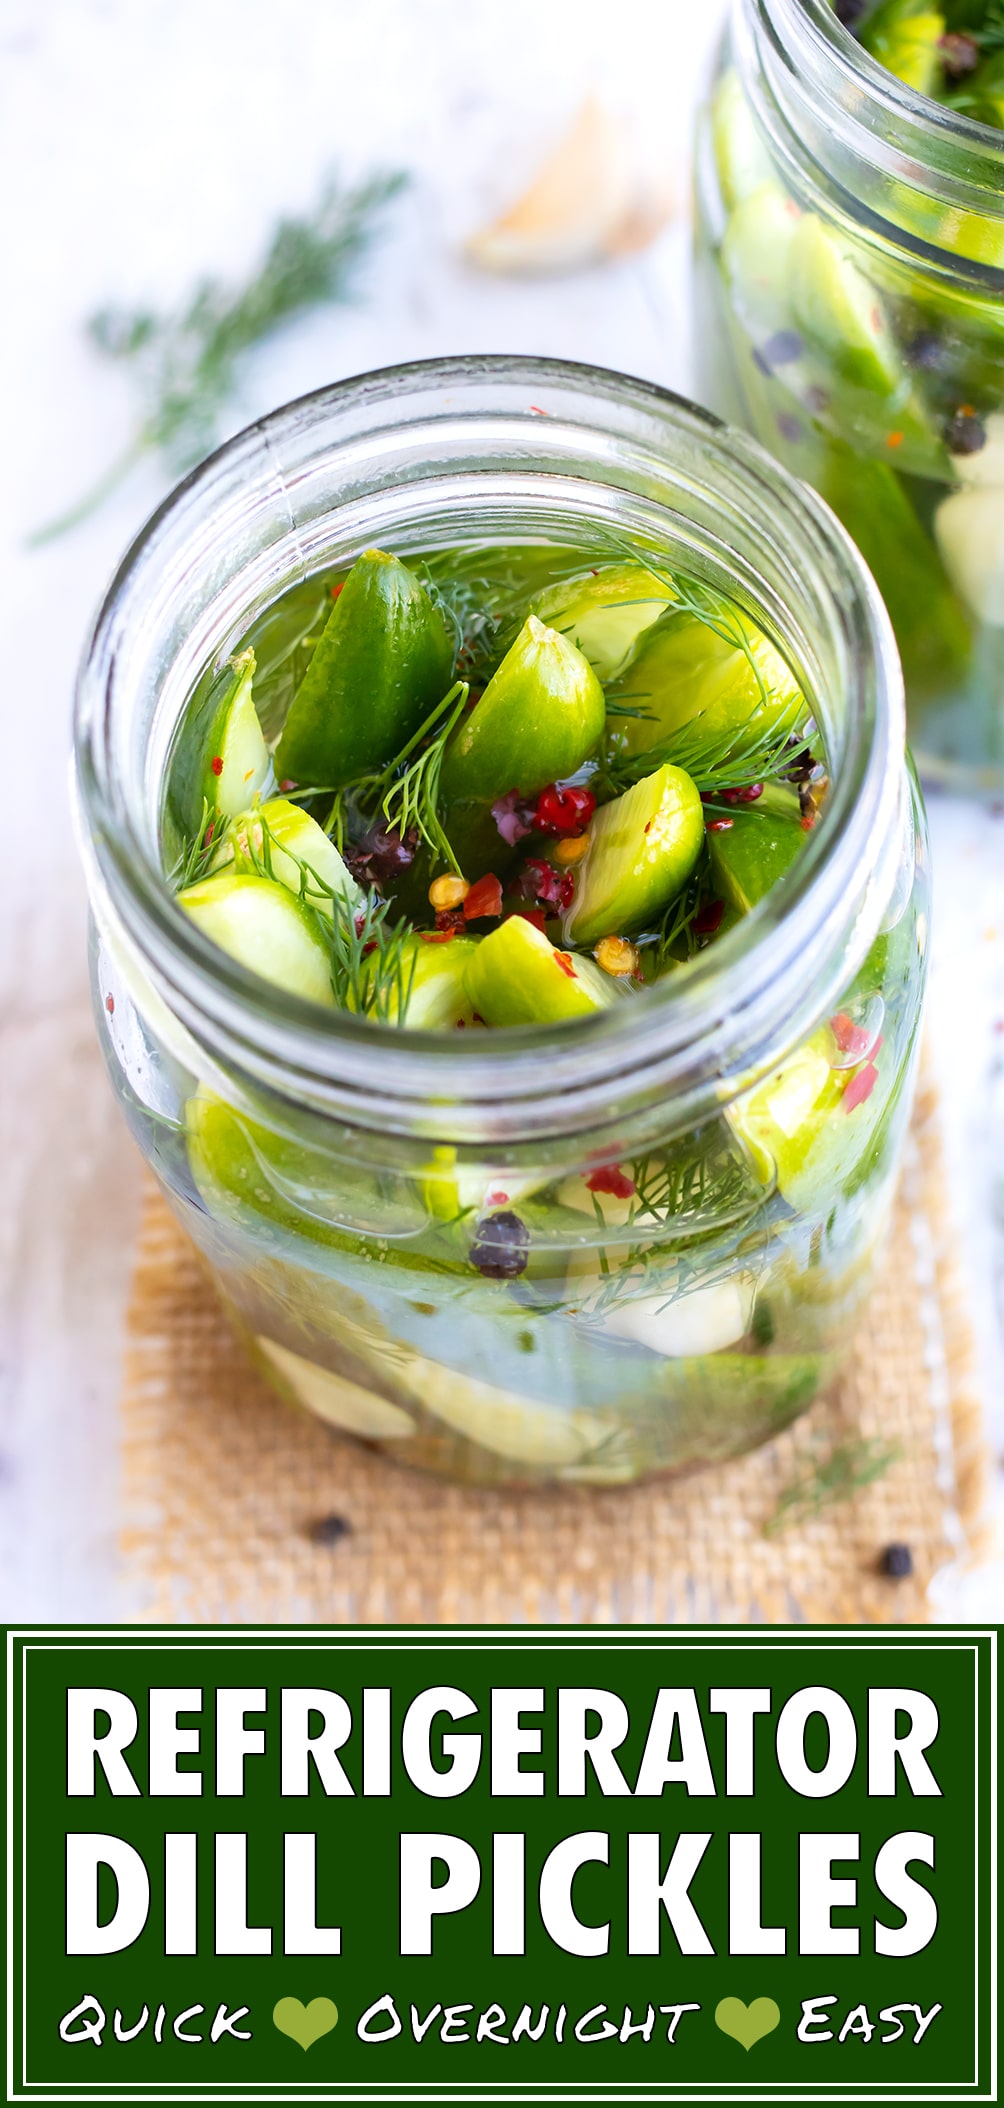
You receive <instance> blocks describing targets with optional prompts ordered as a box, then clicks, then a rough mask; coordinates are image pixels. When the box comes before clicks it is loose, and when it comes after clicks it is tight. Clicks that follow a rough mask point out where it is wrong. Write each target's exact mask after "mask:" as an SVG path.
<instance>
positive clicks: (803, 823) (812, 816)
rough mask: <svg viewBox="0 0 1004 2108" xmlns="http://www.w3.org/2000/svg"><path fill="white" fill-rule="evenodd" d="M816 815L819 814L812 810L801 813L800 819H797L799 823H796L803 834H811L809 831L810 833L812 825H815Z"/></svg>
mask: <svg viewBox="0 0 1004 2108" xmlns="http://www.w3.org/2000/svg"><path fill="white" fill-rule="evenodd" d="M818 817H819V815H818V814H817V813H814V812H804V813H803V814H802V817H801V820H800V821H799V823H798V824H799V826H800V827H801V830H802V833H803V834H811V833H812V830H813V828H814V826H815V824H816V821H817V819H818Z"/></svg>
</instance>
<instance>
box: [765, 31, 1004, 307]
mask: <svg viewBox="0 0 1004 2108" xmlns="http://www.w3.org/2000/svg"><path fill="white" fill-rule="evenodd" d="M733 25H734V33H735V35H736V40H737V44H738V46H739V48H740V49H742V47H743V44H744V43H745V41H746V39H747V37H748V36H749V35H750V34H752V39H753V43H754V46H755V49H756V53H757V56H758V58H759V61H760V67H761V78H760V81H759V83H758V84H757V85H758V87H759V89H760V91H761V92H760V95H759V97H757V96H756V93H755V91H754V95H755V99H758V100H759V101H760V104H761V115H762V114H763V101H764V96H765V95H766V98H767V99H768V100H769V102H770V103H771V104H772V105H773V106H774V108H775V109H777V110H779V111H780V112H781V113H782V115H784V116H785V118H786V120H787V121H786V126H785V131H786V141H785V143H786V147H787V150H788V153H789V155H790V157H791V159H792V162H793V163H794V164H797V165H799V166H800V167H801V168H802V169H803V171H804V170H807V169H810V168H811V169H812V170H813V172H814V173H815V175H816V177H817V179H818V178H819V176H820V175H822V177H823V178H824V180H825V182H826V184H827V186H828V187H829V188H830V189H831V191H832V192H833V193H834V194H835V195H836V198H837V201H838V202H839V201H840V190H841V187H842V172H843V171H845V170H846V167H847V157H848V156H853V157H854V158H855V159H856V160H857V162H858V164H859V165H860V167H861V168H862V169H863V168H865V167H869V168H878V169H880V170H881V171H882V173H883V175H885V176H887V177H889V178H890V179H891V180H892V181H893V182H894V183H896V184H898V185H899V186H900V187H901V189H902V190H904V191H914V192H916V193H917V194H918V195H919V196H921V197H923V198H925V199H927V200H929V201H931V202H933V203H934V204H935V205H940V206H943V207H944V208H945V210H946V212H949V213H950V212H952V211H955V212H964V213H969V214H973V215H975V216H976V218H978V219H979V220H981V221H984V222H986V223H988V224H990V225H994V226H999V227H1000V228H1001V229H1002V231H1004V133H1002V132H1000V131H998V130H997V129H996V128H995V127H994V126H992V125H986V124H982V123H980V122H979V120H978V119H976V118H973V117H967V116H966V114H965V113H964V112H963V111H961V110H952V109H949V108H947V107H946V105H945V104H943V103H939V102H938V101H936V100H935V98H934V97H933V96H930V95H924V94H923V93H922V92H921V91H920V90H919V89H916V88H911V87H909V86H908V85H907V83H906V82H905V81H901V80H899V78H898V77H897V76H896V75H895V74H894V73H891V72H890V71H889V70H888V68H887V67H885V66H883V65H882V63H881V61H880V60H879V59H876V58H874V57H873V56H872V54H871V53H870V52H868V51H866V50H865V49H864V46H863V45H861V44H859V43H858V41H857V38H856V37H854V36H853V35H852V33H851V31H850V30H849V29H847V28H845V26H844V24H843V23H842V22H840V21H838V19H837V16H836V14H835V13H834V11H833V8H832V7H831V5H830V0H733ZM746 85H747V87H748V88H751V87H752V82H751V81H750V80H749V79H747V80H746ZM810 105H814V106H815V107H816V109H817V110H818V112H819V116H820V123H819V126H818V129H817V128H816V127H814V126H813V125H811V124H807V123H806V121H805V118H806V112H807V110H808V108H809V106H810ZM843 181H844V182H846V176H845V175H843ZM847 202H848V203H849V205H850V207H851V209H852V210H853V209H854V208H855V207H858V208H859V207H860V205H861V197H860V196H858V197H855V198H850V199H849V200H848V201H847ZM867 216H868V218H869V219H870V221H871V222H872V224H873V228H874V231H875V232H877V233H878V234H880V235H882V236H884V237H885V238H886V239H888V240H891V241H894V242H895V243H896V244H897V245H898V246H900V247H903V248H905V249H907V250H909V251H911V252H912V253H913V254H914V255H915V256H916V257H917V259H918V261H920V262H924V261H928V262H931V263H934V262H937V261H938V260H939V259H940V260H941V262H942V264H944V262H945V261H946V260H950V263H951V268H952V271H953V273H954V274H959V273H962V274H964V275H965V276H966V277H968V278H970V279H971V280H972V283H973V285H974V286H975V287H978V288H982V289H984V290H990V291H994V292H998V293H999V292H1000V291H1001V290H1002V289H1004V267H1002V266H1001V265H999V264H996V263H992V262H986V261H983V260H981V259H980V258H979V257H978V256H973V257H969V256H966V255H962V254H960V253H959V252H958V250H957V249H956V248H954V247H943V246H941V245H940V244H939V243H938V242H937V241H936V240H935V239H933V238H932V237H931V235H930V234H929V232H927V231H918V229H916V228H913V229H911V227H910V226H909V225H905V224H902V223H901V222H900V221H899V220H896V219H894V218H892V217H891V216H890V215H889V213H888V212H887V211H884V210H883V207H882V204H881V202H879V203H876V202H875V200H874V199H871V200H870V201H869V209H868V215H867Z"/></svg>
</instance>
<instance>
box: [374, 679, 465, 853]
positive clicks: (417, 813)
mask: <svg viewBox="0 0 1004 2108" xmlns="http://www.w3.org/2000/svg"><path fill="white" fill-rule="evenodd" d="M469 694H470V688H469V686H468V683H467V682H466V681H455V682H454V684H453V687H452V688H451V689H450V691H449V693H448V694H447V695H445V696H444V697H443V700H442V702H441V703H439V704H438V705H437V707H436V709H435V710H433V711H432V712H431V713H430V715H429V716H428V717H427V718H426V720H425V723H424V725H422V726H421V727H420V729H419V731H418V732H416V734H415V737H414V739H412V740H410V741H409V743H408V746H406V747H405V748H404V749H403V750H402V753H401V761H402V762H406V763H407V766H406V767H405V768H404V771H403V773H402V774H401V775H400V776H398V777H397V779H396V781H395V782H394V783H392V784H391V786H390V788H389V789H388V790H386V791H384V792H383V794H382V796H381V799H380V802H381V804H382V806H383V811H384V817H385V818H386V820H387V824H388V826H390V827H394V828H396V830H397V832H398V834H399V835H400V836H401V839H402V841H403V840H404V838H405V836H406V835H407V833H408V830H409V828H412V827H417V829H418V832H419V834H420V835H421V837H422V840H423V842H425V843H426V844H427V846H428V847H429V848H430V849H431V850H432V851H433V854H434V855H436V856H438V857H440V858H442V860H443V862H444V863H447V864H451V865H452V867H453V869H454V871H455V872H456V873H457V875H458V877H459V876H460V865H459V864H458V862H457V859H456V857H455V855H454V853H453V850H452V848H451V846H450V843H449V841H448V840H447V837H446V834H445V831H444V828H443V823H442V821H441V819H440V817H439V778H440V775H441V773H442V767H443V755H444V754H445V752H446V743H447V740H448V739H449V737H450V734H451V732H452V731H453V728H454V725H455V724H456V722H457V719H458V718H459V717H460V716H461V714H462V712H463V710H464V708H465V706H466V703H467V698H468V695H469ZM435 724H438V726H439V729H438V731H437V732H436V733H435V735H434V737H433V738H431V739H430V740H429V743H428V745H427V746H425V747H423V748H422V750H421V752H420V753H419V754H417V755H416V758H415V759H414V760H413V761H410V760H409V759H408V756H409V754H410V752H411V751H412V750H413V749H414V748H415V747H416V746H417V745H418V743H419V742H420V740H422V739H423V738H426V737H427V736H428V734H429V732H430V730H431V728H432V726H433V725H435Z"/></svg>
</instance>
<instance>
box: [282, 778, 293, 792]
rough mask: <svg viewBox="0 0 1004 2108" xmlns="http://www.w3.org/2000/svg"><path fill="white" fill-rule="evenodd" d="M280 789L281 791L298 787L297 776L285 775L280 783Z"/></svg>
mask: <svg viewBox="0 0 1004 2108" xmlns="http://www.w3.org/2000/svg"><path fill="white" fill-rule="evenodd" d="M279 789H280V790H281V791H295V789H296V777H295V776H284V777H283V779H282V782H281V783H280V785H279Z"/></svg>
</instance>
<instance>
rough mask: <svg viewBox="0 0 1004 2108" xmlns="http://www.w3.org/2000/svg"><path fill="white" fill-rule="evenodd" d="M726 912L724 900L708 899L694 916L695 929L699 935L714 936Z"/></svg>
mask: <svg viewBox="0 0 1004 2108" xmlns="http://www.w3.org/2000/svg"><path fill="white" fill-rule="evenodd" d="M724 913H725V902H724V900H708V901H706V902H705V904H704V906H703V908H701V909H700V910H699V911H698V913H697V914H696V915H695V916H694V930H695V932H696V934H697V936H698V937H713V936H714V934H715V931H716V930H717V929H719V928H720V927H721V920H722V916H723V915H724Z"/></svg>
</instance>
